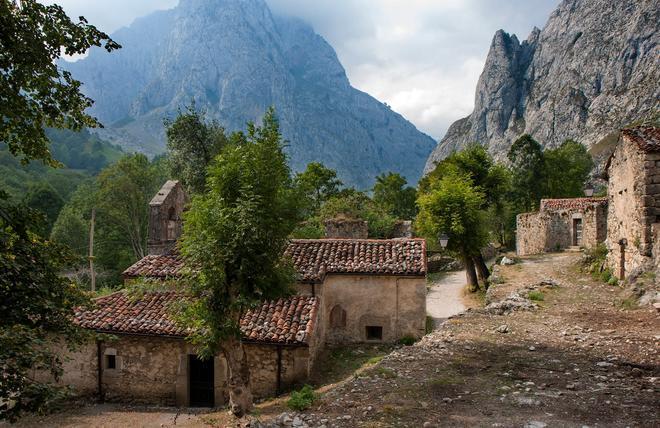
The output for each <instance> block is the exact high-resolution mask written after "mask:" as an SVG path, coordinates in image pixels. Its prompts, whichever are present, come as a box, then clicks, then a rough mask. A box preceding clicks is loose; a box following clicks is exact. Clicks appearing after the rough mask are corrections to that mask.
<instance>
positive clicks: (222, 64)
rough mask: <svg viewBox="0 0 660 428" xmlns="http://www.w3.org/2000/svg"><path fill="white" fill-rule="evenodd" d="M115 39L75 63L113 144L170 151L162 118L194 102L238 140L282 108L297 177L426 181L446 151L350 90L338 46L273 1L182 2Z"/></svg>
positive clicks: (362, 184) (363, 182) (71, 66)
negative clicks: (327, 173)
mask: <svg viewBox="0 0 660 428" xmlns="http://www.w3.org/2000/svg"><path fill="white" fill-rule="evenodd" d="M112 37H113V38H114V39H115V40H117V41H118V42H119V43H121V44H122V45H123V48H122V49H121V50H119V51H117V52H113V53H112V54H107V53H105V52H99V51H98V50H97V51H93V52H91V54H90V55H89V57H87V58H85V59H83V60H81V61H78V62H76V63H73V64H66V65H65V66H66V67H67V68H69V69H70V70H71V71H72V73H73V75H74V77H76V78H78V79H80V80H81V81H83V82H84V87H83V90H84V91H85V92H86V93H87V94H88V95H89V96H91V98H93V99H94V100H96V103H95V105H94V106H93V108H92V109H91V113H93V114H95V115H97V117H99V119H100V120H101V121H102V122H103V123H104V124H105V125H106V128H105V129H104V130H102V131H101V132H102V133H103V135H104V137H105V138H107V139H110V140H112V141H113V142H116V143H119V144H120V145H122V146H123V147H126V148H128V149H132V150H139V151H142V152H145V153H147V154H152V155H153V154H157V153H160V152H162V151H163V150H164V145H165V137H164V129H163V118H166V117H173V116H174V115H175V114H176V112H177V110H178V109H180V108H183V107H184V106H185V105H186V104H189V103H190V101H191V100H192V99H194V100H195V102H196V105H197V107H198V108H200V109H202V110H204V111H206V112H207V114H208V115H209V116H210V117H211V118H215V119H217V120H219V121H220V123H222V124H223V125H224V126H225V127H226V128H227V129H228V130H237V129H245V122H246V121H248V120H253V121H259V120H260V118H261V116H262V115H263V113H264V111H265V109H266V108H267V107H268V106H270V105H274V106H275V107H276V109H277V112H278V116H279V119H280V124H281V127H282V132H283V134H284V137H285V138H286V139H287V140H289V145H288V147H287V151H288V154H289V156H290V160H291V164H292V167H293V169H294V170H300V169H303V168H304V167H305V165H306V164H307V163H308V162H311V161H322V162H324V163H325V164H326V165H327V166H329V167H331V168H335V169H337V170H338V172H339V175H340V177H341V178H342V180H344V181H345V182H346V183H347V184H353V185H357V186H359V187H361V188H365V187H367V186H369V185H371V184H372V183H373V180H374V177H375V176H376V175H377V174H379V173H381V172H385V171H396V172H399V173H402V174H403V175H404V176H406V177H407V178H408V179H409V181H411V182H413V183H414V182H416V181H417V179H418V178H419V176H420V175H421V172H422V169H423V166H424V162H425V161H426V158H427V157H428V155H429V153H430V152H431V150H432V149H433V147H434V146H435V142H434V141H433V139H432V138H431V137H429V136H427V135H425V134H423V133H421V132H419V131H418V130H417V129H416V128H415V127H414V126H413V125H412V124H411V123H410V122H408V121H407V120H405V119H404V118H403V117H402V116H401V115H399V114H397V113H395V112H393V111H392V110H391V109H390V108H389V107H388V106H386V105H385V104H383V103H381V102H379V101H378V100H376V99H374V98H373V97H371V96H369V95H368V94H366V93H363V92H361V91H358V90H356V89H355V88H353V87H351V85H350V83H349V81H348V78H347V76H346V73H345V72H344V69H343V67H342V65H341V64H340V62H339V60H338V58H337V55H336V54H335V51H334V50H333V49H332V47H331V46H330V45H329V44H328V43H327V42H326V41H325V40H324V39H323V38H322V37H321V36H319V35H318V34H316V33H315V32H314V31H313V29H312V28H311V27H310V26H309V25H307V24H305V23H304V22H302V21H300V20H297V19H294V18H284V17H279V16H274V15H272V14H271V12H270V10H269V8H268V6H267V5H266V3H265V2H264V1H263V0H181V1H180V4H179V5H178V6H177V7H176V8H174V9H172V10H166V11H160V12H156V13H153V14H151V15H149V16H146V17H144V18H140V19H138V20H136V21H135V22H134V23H133V24H132V25H131V26H130V27H128V28H123V29H121V30H119V31H117V32H116V33H115V34H113V35H112Z"/></svg>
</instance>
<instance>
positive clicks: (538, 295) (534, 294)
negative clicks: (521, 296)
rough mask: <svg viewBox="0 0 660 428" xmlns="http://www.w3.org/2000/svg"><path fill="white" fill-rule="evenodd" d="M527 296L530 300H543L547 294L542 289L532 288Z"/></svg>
mask: <svg viewBox="0 0 660 428" xmlns="http://www.w3.org/2000/svg"><path fill="white" fill-rule="evenodd" d="M527 298H528V299H529V300H534V301H535V302H542V301H543V300H544V299H545V295H544V294H543V292H542V291H537V290H532V291H530V292H529V293H527Z"/></svg>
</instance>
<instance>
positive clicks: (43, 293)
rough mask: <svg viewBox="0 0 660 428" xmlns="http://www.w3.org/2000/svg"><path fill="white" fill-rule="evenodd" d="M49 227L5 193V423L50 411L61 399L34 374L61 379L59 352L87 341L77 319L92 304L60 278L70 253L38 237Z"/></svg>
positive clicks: (0, 238) (1, 359)
mask: <svg viewBox="0 0 660 428" xmlns="http://www.w3.org/2000/svg"><path fill="white" fill-rule="evenodd" d="M43 221H44V219H43V215H42V214H40V213H38V212H37V211H35V210H32V209H30V208H28V207H26V206H24V205H11V204H9V203H8V202H7V195H6V194H4V193H2V192H0V271H1V272H2V275H0V367H2V381H1V382H0V397H2V399H1V400H0V419H9V420H10V421H14V420H16V419H17V418H18V417H19V416H20V415H21V414H22V413H24V412H34V411H41V410H44V409H45V408H46V407H47V406H48V404H49V403H50V402H51V400H52V399H53V398H56V397H57V396H58V392H60V393H61V389H58V388H57V387H56V386H55V385H53V384H50V383H46V382H39V381H37V380H36V379H35V378H34V371H35V370H37V371H44V372H46V373H50V375H52V376H53V378H54V379H57V378H58V377H59V376H60V375H61V373H62V361H61V359H60V357H59V356H58V354H57V353H56V352H54V351H53V350H56V349H61V348H64V347H68V348H69V349H73V348H75V346H76V345H78V344H80V342H81V341H82V339H83V338H84V334H83V332H82V331H81V330H80V329H79V328H78V327H77V326H75V325H74V324H73V322H72V315H73V310H74V308H75V307H77V306H80V305H83V304H85V303H86V302H87V298H86V296H85V295H84V293H83V292H82V291H81V290H80V289H79V288H78V287H77V286H76V285H75V284H73V283H72V282H71V281H69V280H68V279H66V278H63V277H61V276H60V274H59V273H60V271H61V270H62V269H63V267H64V266H65V265H67V264H68V263H69V261H70V258H69V255H68V254H69V253H68V251H67V249H66V248H65V247H62V246H60V245H57V244H55V243H53V242H51V241H48V240H47V239H45V238H43V237H42V236H41V234H40V233H38V231H39V230H41V229H42V228H43V224H42V222H43ZM46 345H49V346H46Z"/></svg>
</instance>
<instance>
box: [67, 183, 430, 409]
mask: <svg viewBox="0 0 660 428" xmlns="http://www.w3.org/2000/svg"><path fill="white" fill-rule="evenodd" d="M187 201H188V198H187V196H186V195H185V192H184V190H183V188H182V187H181V185H180V184H179V183H178V182H175V181H168V182H167V183H166V184H165V185H164V186H163V188H162V189H161V190H160V191H159V192H158V194H157V195H156V197H154V198H153V199H152V201H151V203H150V217H149V220H150V224H149V235H148V243H149V252H150V254H148V255H147V256H145V257H143V258H142V259H141V260H139V261H137V262H136V263H135V264H133V265H132V266H130V267H129V268H128V269H126V271H124V280H125V281H132V280H134V279H137V278H143V279H148V280H152V281H161V282H162V283H163V287H162V288H163V289H162V290H160V291H155V290H154V291H149V292H146V293H144V294H141V295H139V296H129V295H128V294H127V293H126V292H124V291H119V292H116V293H113V294H111V295H109V296H104V297H101V298H98V299H96V301H95V306H94V307H93V308H88V309H84V310H80V311H79V312H78V313H77V314H76V321H77V322H78V323H79V324H80V325H81V326H83V327H85V328H88V329H90V330H94V331H96V332H99V333H109V334H112V335H113V336H114V337H116V339H115V340H113V341H106V340H104V341H102V342H98V343H96V344H89V345H88V346H86V347H85V348H84V349H83V350H82V351H80V352H77V353H76V354H73V355H70V356H69V357H70V360H69V361H68V362H67V363H66V365H65V370H64V377H63V382H65V383H67V384H70V385H73V386H74V387H76V389H77V390H78V391H79V392H81V393H83V394H84V393H89V394H92V393H94V394H99V395H104V396H106V397H108V398H109V399H127V398H130V399H132V400H137V401H144V402H161V403H164V404H176V405H179V406H190V405H205V406H206V405H213V404H215V405H221V404H224V403H225V402H226V400H227V396H228V394H227V375H228V373H227V365H226V362H225V361H224V359H223V358H222V357H221V356H216V357H215V358H214V359H213V360H212V361H208V362H205V361H201V360H199V359H198V358H197V357H196V356H195V349H194V348H193V347H192V346H191V345H190V344H189V343H187V342H186V340H185V338H186V335H187V334H188V333H189V332H186V331H183V330H181V328H180V327H179V326H178V325H177V324H176V323H175V322H174V321H173V320H172V319H171V315H170V314H171V310H172V307H171V305H172V304H173V303H174V302H176V301H178V300H181V299H183V298H185V293H183V292H182V291H181V290H177V286H176V285H172V284H176V279H177V277H179V275H180V273H181V271H182V269H183V259H182V258H181V257H180V256H179V254H178V253H177V251H176V247H175V244H176V240H177V239H178V237H179V235H180V233H181V230H182V220H181V213H182V212H183V210H184V208H185V203H186V202H187ZM359 227H360V228H361V229H360V230H362V229H365V228H366V224H361V225H359ZM335 229H336V231H337V232H338V233H349V234H352V233H355V232H352V231H351V230H350V227H347V226H346V225H344V224H342V225H340V226H338V227H336V228H335ZM285 256H287V257H290V258H291V260H292V261H293V264H294V267H295V269H296V270H297V272H298V278H299V281H298V284H297V288H298V291H299V292H298V294H297V295H295V296H293V297H290V298H287V299H280V300H278V301H274V302H264V303H263V305H262V306H261V307H260V308H258V309H255V310H252V311H249V312H248V313H246V314H245V316H244V317H243V318H242V320H241V331H242V334H243V339H242V340H243V343H244V344H245V345H246V347H247V353H248V359H249V362H250V367H251V384H252V385H251V387H252V391H253V394H254V395H255V397H257V398H259V397H267V396H272V395H276V394H277V393H279V392H280V391H281V390H283V389H284V388H286V387H288V386H290V385H292V384H295V383H301V382H304V381H305V380H306V379H307V378H308V376H309V374H310V372H311V371H312V370H313V368H314V366H315V364H317V358H318V354H319V351H320V350H321V349H322V348H323V346H325V344H330V345H336V344H345V343H355V342H373V343H380V342H393V341H396V340H397V339H400V338H402V337H404V336H413V337H415V338H418V337H421V336H422V335H423V334H424V329H425V319H426V279H425V275H426V245H425V241H423V240H420V239H391V240H370V239H317V240H292V241H291V242H290V244H289V245H288V248H287V249H286V251H285Z"/></svg>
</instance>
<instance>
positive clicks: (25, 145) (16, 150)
mask: <svg viewBox="0 0 660 428" xmlns="http://www.w3.org/2000/svg"><path fill="white" fill-rule="evenodd" d="M0 28H2V31H0V100H2V102H0V117H2V120H1V121H0V142H2V143H4V144H7V146H8V147H9V151H10V152H11V153H12V155H14V156H21V157H22V161H24V162H27V161H28V160H30V159H40V160H43V161H44V162H47V163H50V164H53V165H54V164H56V162H55V161H54V160H53V158H52V156H51V153H50V151H49V149H48V138H47V137H46V134H45V132H44V126H47V127H53V128H69V129H73V130H80V129H82V128H83V127H95V126H99V122H98V121H97V120H96V119H95V118H93V117H91V116H89V115H88V114H86V113H85V109H87V108H88V107H90V106H91V105H92V102H93V101H92V100H91V99H89V98H88V97H86V96H84V95H83V94H82V93H81V92H80V82H79V81H77V80H75V79H74V78H73V77H72V76H71V74H70V73H69V72H67V71H64V70H62V69H60V68H59V67H58V66H57V59H59V58H60V57H61V55H62V54H63V53H64V54H67V55H74V54H82V53H85V52H87V50H88V49H89V48H90V47H92V46H103V47H104V48H105V49H106V50H107V51H108V52H110V51H112V50H114V49H117V48H120V47H121V46H119V45H118V44H117V43H115V42H114V41H113V40H112V39H110V37H108V35H107V34H105V33H103V32H101V31H99V30H97V29H96V28H95V27H94V26H93V25H90V24H88V23H87V21H86V20H85V18H83V17H80V18H79V22H77V23H74V22H72V21H71V19H69V17H68V16H67V15H66V13H64V10H63V9H62V8H61V7H60V6H58V5H55V4H54V5H44V4H41V3H39V2H38V1H36V0H0Z"/></svg>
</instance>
